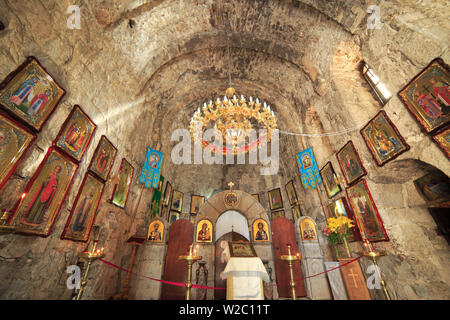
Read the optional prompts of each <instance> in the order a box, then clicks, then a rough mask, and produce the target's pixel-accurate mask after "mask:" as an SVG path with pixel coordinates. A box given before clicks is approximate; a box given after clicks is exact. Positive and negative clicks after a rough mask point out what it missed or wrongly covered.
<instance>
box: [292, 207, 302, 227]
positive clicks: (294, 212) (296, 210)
mask: <svg viewBox="0 0 450 320" xmlns="http://www.w3.org/2000/svg"><path fill="white" fill-rule="evenodd" d="M302 216H303V214H302V210H301V209H300V205H296V206H293V207H292V219H294V223H295V222H297V220H298V219H300V217H302Z"/></svg>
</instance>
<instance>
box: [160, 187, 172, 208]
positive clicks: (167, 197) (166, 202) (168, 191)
mask: <svg viewBox="0 0 450 320" xmlns="http://www.w3.org/2000/svg"><path fill="white" fill-rule="evenodd" d="M171 195H172V185H171V184H170V182H169V181H167V182H166V188H165V189H164V195H163V198H162V203H163V204H164V205H166V206H168V205H169V203H170V196H171Z"/></svg>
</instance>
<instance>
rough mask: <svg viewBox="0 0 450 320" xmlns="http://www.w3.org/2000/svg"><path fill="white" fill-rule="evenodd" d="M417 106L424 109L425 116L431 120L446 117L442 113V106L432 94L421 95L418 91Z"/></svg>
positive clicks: (416, 93)
mask: <svg viewBox="0 0 450 320" xmlns="http://www.w3.org/2000/svg"><path fill="white" fill-rule="evenodd" d="M414 95H415V98H416V101H417V104H418V105H419V106H420V107H421V108H422V110H423V111H424V112H425V114H426V115H427V116H428V117H430V118H431V119H439V118H440V117H445V115H444V114H443V112H442V107H441V105H440V104H439V103H438V102H437V101H436V100H435V99H434V98H433V96H431V94H428V95H426V94H421V93H420V92H418V91H416V92H415V93H414Z"/></svg>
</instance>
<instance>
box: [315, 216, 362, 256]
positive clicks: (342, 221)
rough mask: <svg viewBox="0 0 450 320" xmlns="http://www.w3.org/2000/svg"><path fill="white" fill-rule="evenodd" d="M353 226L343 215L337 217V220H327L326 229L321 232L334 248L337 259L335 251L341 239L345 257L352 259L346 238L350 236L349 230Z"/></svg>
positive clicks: (351, 221)
mask: <svg viewBox="0 0 450 320" xmlns="http://www.w3.org/2000/svg"><path fill="white" fill-rule="evenodd" d="M354 226H355V225H354V224H353V220H352V219H349V218H347V217H346V216H343V215H339V216H338V217H337V218H333V217H332V218H328V219H327V227H326V228H324V229H323V230H322V232H324V233H325V234H326V235H327V236H328V240H329V241H330V243H331V244H332V245H333V247H334V248H335V251H336V255H337V258H338V259H339V255H338V251H337V243H338V242H339V239H342V242H343V243H344V247H345V252H346V254H347V257H348V258H351V257H352V253H351V251H350V246H349V245H348V241H347V237H348V236H349V235H350V232H351V231H350V230H351V228H353V227H354Z"/></svg>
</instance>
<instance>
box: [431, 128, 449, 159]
mask: <svg viewBox="0 0 450 320" xmlns="http://www.w3.org/2000/svg"><path fill="white" fill-rule="evenodd" d="M433 140H434V141H435V142H436V144H437V145H438V146H439V148H441V149H442V151H444V153H445V155H446V156H447V158H449V159H450V126H449V127H447V128H445V129H443V130H442V131H440V132H438V133H436V134H435V135H434V136H433Z"/></svg>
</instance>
